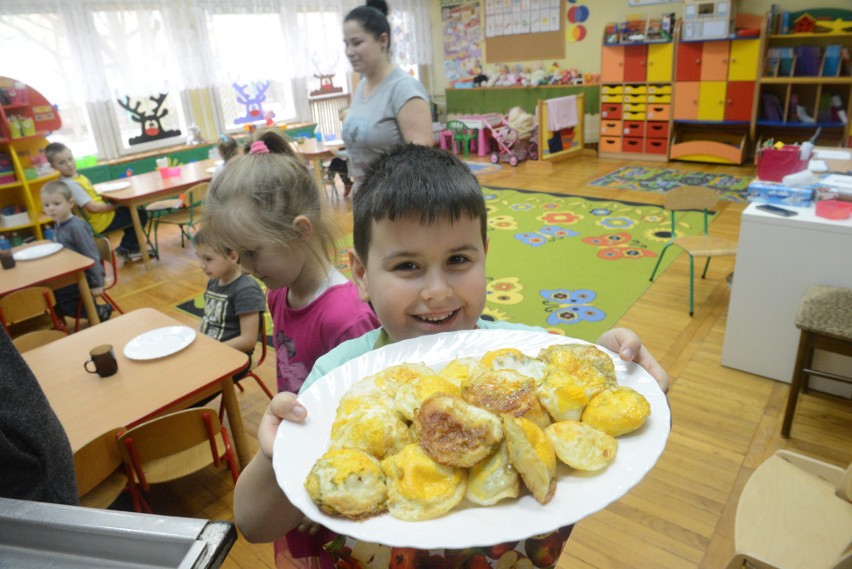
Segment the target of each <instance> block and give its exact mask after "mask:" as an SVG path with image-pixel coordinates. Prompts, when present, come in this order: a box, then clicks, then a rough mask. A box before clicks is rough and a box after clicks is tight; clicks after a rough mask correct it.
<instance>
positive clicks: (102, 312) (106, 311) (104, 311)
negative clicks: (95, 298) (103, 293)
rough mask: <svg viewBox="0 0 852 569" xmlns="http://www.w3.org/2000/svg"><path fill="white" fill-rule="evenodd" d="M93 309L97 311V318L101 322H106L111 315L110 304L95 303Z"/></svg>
mask: <svg viewBox="0 0 852 569" xmlns="http://www.w3.org/2000/svg"><path fill="white" fill-rule="evenodd" d="M95 310H96V311H97V313H98V318H100V320H101V322H106V321H107V320H109V317H110V316H112V305H111V304H96V305H95Z"/></svg>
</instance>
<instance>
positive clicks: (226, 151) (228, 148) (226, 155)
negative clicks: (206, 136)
mask: <svg viewBox="0 0 852 569" xmlns="http://www.w3.org/2000/svg"><path fill="white" fill-rule="evenodd" d="M216 150H218V151H219V156H221V157H222V160H224V161H225V162H227V161H228V160H230V159H231V158H233V157H234V156H236V155H237V153H238V152H239V150H240V145H239V143H237V140H236V139H235V138H234V137H233V136H228V135H227V134H223V135H222V136H220V137H219V141H218V142H217V143H216Z"/></svg>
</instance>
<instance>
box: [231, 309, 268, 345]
mask: <svg viewBox="0 0 852 569" xmlns="http://www.w3.org/2000/svg"><path fill="white" fill-rule="evenodd" d="M259 326H260V314H259V313H257V312H246V313H244V314H240V335H239V336H235V337H233V338H231V339H230V340H226V341H225V342H224V343H225V344H228V345H229V346H231V347H232V348H236V349H238V350H239V351H241V352H251V351H252V350H254V347H255V345H256V344H257V331H258V327H259Z"/></svg>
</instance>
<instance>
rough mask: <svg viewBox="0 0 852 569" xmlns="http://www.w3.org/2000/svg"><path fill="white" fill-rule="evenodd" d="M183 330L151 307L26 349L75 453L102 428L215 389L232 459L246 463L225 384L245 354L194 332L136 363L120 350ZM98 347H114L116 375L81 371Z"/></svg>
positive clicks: (236, 411)
mask: <svg viewBox="0 0 852 569" xmlns="http://www.w3.org/2000/svg"><path fill="white" fill-rule="evenodd" d="M181 325H182V324H181V323H180V322H178V321H177V320H175V319H174V318H171V317H170V316H167V315H165V314H163V313H162V312H158V311H157V310H154V309H153V308H140V309H138V310H134V311H132V312H128V313H127V314H123V315H121V316H119V317H118V318H112V319H110V320H109V321H107V322H104V323H103V324H101V325H100V326H95V327H93V328H86V329H85V330H82V331H80V332H77V333H76V334H71V335H70V336H67V337H65V338H61V339H59V340H56V341H54V342H51V343H50V344H47V345H45V346H41V347H39V348H35V349H33V350H30V351H27V352H24V354H23V356H24V359H25V360H26V362H27V364H29V366H30V368H31V369H32V371H33V373H34V374H35V376H36V378H37V379H38V382H39V384H40V385H41V387H42V389H43V390H44V392H45V394H46V395H47V399H48V400H49V401H50V405H51V407H53V410H54V411H55V412H56V415H57V416H58V417H59V421H60V422H61V423H62V426H63V427H64V428H65V432H66V433H67V434H68V439H69V441H70V442H71V449H72V450H73V451H76V450H78V449H79V448H81V447H82V446H83V445H85V444H86V443H88V442H89V441H91V440H93V439H95V438H97V437H98V436H99V435H101V434H102V433H104V432H105V431H107V430H108V429H111V428H117V427H132V426H135V425H138V424H140V423H143V422H144V421H147V420H149V419H153V418H154V417H158V416H160V415H164V414H166V413H169V412H172V411H178V410H180V409H185V408H187V407H189V406H190V405H192V404H193V403H196V402H197V401H200V400H201V399H203V398H205V397H208V396H210V395H212V394H214V393H218V392H219V391H220V390H221V392H222V400H223V404H224V406H225V409H226V411H227V413H228V422H229V423H230V427H231V435H232V439H233V441H234V448H235V450H236V453H237V457H238V460H239V462H240V463H241V464H243V465H245V464H247V463H248V461H249V460H250V459H251V452H250V449H249V448H248V443H247V439H246V433H245V429H244V428H243V419H242V414H241V413H240V405H239V402H238V401H237V396H236V393H235V392H234V382H233V380H232V379H231V377H232V376H233V375H234V374H235V373H236V372H238V371H239V370H241V369H243V368H244V367H245V366H246V363H247V358H246V355H245V354H244V353H242V352H240V351H239V350H235V349H234V348H231V347H230V346H227V345H225V344H223V343H222V342H218V341H216V340H214V339H212V338H209V337H207V336H205V335H204V334H201V333H198V334H197V335H196V337H195V340H193V342H192V344H190V345H189V346H188V347H186V348H184V349H183V350H181V351H180V352H177V353H176V354H172V355H170V356H166V357H164V358H159V359H155V360H147V361H136V360H130V359H128V358H127V357H125V356H124V346H125V345H126V344H127V343H128V342H129V341H130V340H131V339H133V338H134V337H136V336H137V335H139V334H141V333H143V332H148V331H149V330H154V329H156V328H160V327H163V326H181ZM101 344H112V346H113V351H114V352H115V356H116V359H117V360H118V372H117V373H116V374H115V375H112V376H110V377H99V376H98V375H97V374H93V373H89V372H87V371H86V370H85V369H84V368H83V364H84V363H85V362H86V360H88V358H89V350H91V349H92V348H94V347H95V346H98V345H101Z"/></svg>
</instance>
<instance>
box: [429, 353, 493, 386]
mask: <svg viewBox="0 0 852 569" xmlns="http://www.w3.org/2000/svg"><path fill="white" fill-rule="evenodd" d="M485 369H486V368H485V367H483V365H482V364H481V363H479V360H478V359H476V358H470V357H467V358H456V359H454V360H453V361H451V362H450V363H448V364H447V365H445V366H444V367H443V369H441V371H439V372H438V375H440V376H441V377H443V378H444V379H447V380H449V381H451V382H453V383H454V384H455V385H456V387H459V388H460V387H461V386H462V384H463V383H464V382H465V381H467V380H468V379H470V378H471V377H474V376H476V375H478V374H479V373H481V372H482V371H484V370H485Z"/></svg>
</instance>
